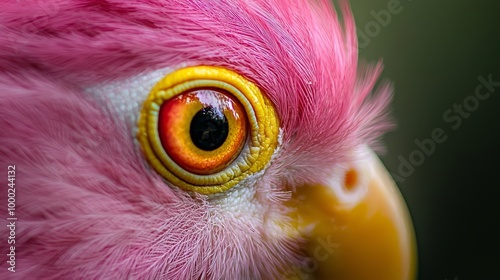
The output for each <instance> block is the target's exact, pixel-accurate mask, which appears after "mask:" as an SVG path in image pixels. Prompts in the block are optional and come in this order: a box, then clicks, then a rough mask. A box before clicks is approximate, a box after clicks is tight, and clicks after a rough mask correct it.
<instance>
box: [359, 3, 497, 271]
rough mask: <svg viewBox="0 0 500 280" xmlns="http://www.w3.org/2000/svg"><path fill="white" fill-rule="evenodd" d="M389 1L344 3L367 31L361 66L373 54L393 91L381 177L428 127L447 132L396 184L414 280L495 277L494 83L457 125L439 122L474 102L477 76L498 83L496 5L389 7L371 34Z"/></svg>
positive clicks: (428, 134) (407, 153)
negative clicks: (414, 255)
mask: <svg viewBox="0 0 500 280" xmlns="http://www.w3.org/2000/svg"><path fill="white" fill-rule="evenodd" d="M393 1H394V0H391V1H390V0H371V1H366V0H351V7H352V9H353V13H354V16H355V19H356V23H357V26H358V28H359V30H361V32H363V33H364V34H367V32H366V27H367V26H368V28H371V29H369V31H368V34H370V35H371V38H370V41H369V43H366V41H367V40H366V38H362V37H361V36H360V34H361V33H360V32H359V30H358V38H359V40H360V43H363V46H362V48H360V59H361V61H363V60H364V61H369V62H376V61H377V60H379V59H381V58H382V59H383V62H384V65H385V68H384V72H383V78H384V79H388V80H391V81H392V82H393V83H394V85H395V97H394V101H393V104H392V107H391V108H392V115H393V117H394V118H395V120H396V122H397V129H396V130H395V131H392V132H390V133H388V134H387V135H386V136H385V138H384V144H385V145H386V147H387V150H388V152H387V153H386V154H385V155H382V160H383V161H384V163H385V164H386V166H387V167H388V169H389V171H390V172H391V173H393V174H396V175H399V174H400V172H399V171H398V168H399V167H400V165H401V162H402V160H401V157H402V158H404V159H406V160H409V157H410V155H411V154H412V153H413V156H415V157H417V156H416V155H415V152H414V151H415V150H418V149H419V148H418V146H417V145H416V144H415V140H417V139H418V140H420V141H423V140H424V139H426V138H430V137H431V136H432V131H433V130H434V129H436V128H440V129H442V130H443V131H444V133H445V135H446V140H445V141H444V142H443V143H436V147H435V150H434V151H433V152H432V153H429V155H428V156H425V158H424V159H423V163H421V164H420V165H418V166H415V170H414V171H413V173H411V174H410V175H408V176H406V177H403V179H404V181H402V180H399V183H398V185H399V187H400V189H401V192H402V193H403V196H404V197H405V199H406V201H407V204H408V207H409V209H410V213H411V216H412V218H413V222H414V226H415V231H416V236H417V242H418V250H419V277H418V279H425V280H427V279H429V280H432V279H437V280H444V279H450V280H451V279H457V280H458V279H460V280H464V279H500V270H499V267H500V230H499V229H498V228H499V227H500V196H499V195H500V191H499V187H500V183H499V180H498V175H499V174H500V164H499V158H500V148H499V146H500V137H499V135H500V133H499V132H500V117H499V114H500V96H499V95H500V86H498V87H497V88H496V91H495V92H493V93H492V94H491V96H490V97H489V98H488V99H486V100H484V101H479V105H478V106H477V108H476V109H475V110H472V111H471V112H469V114H470V115H469V116H468V118H464V117H460V118H461V120H462V123H461V125H460V126H458V125H456V123H455V121H453V122H450V121H446V120H445V119H444V117H443V114H444V113H445V112H447V110H449V109H451V110H453V109H454V108H453V106H454V104H463V103H464V101H467V102H471V103H470V105H474V104H473V103H472V102H473V100H472V98H473V97H471V96H474V94H475V90H476V87H477V86H478V85H480V82H479V81H478V77H479V76H483V77H484V78H486V79H487V77H488V76H489V75H490V74H491V75H492V80H493V81H496V82H500V54H499V52H500V23H499V20H498V18H500V2H498V1H451V0H447V1H436V0H434V1H432V0H413V1H410V0H401V1H396V2H399V3H400V6H399V7H401V8H399V11H400V12H399V13H397V14H392V16H391V19H390V21H388V20H387V19H386V22H388V23H387V24H385V23H384V25H386V26H385V27H384V26H382V25H381V24H380V23H379V24H378V25H379V27H380V28H379V30H377V29H376V27H375V25H376V24H374V23H373V22H372V21H375V22H377V21H376V19H375V17H374V16H373V12H375V13H378V12H379V11H381V10H388V4H389V3H390V2H393ZM372 11H373V12H372ZM370 22H372V23H370ZM487 92H488V91H487V90H486V89H484V88H483V89H482V91H481V93H483V94H486V93H487ZM470 105H469V108H471V107H470ZM450 116H459V115H458V114H457V113H454V112H453V113H451V115H450ZM453 125H456V126H457V129H455V130H454V129H453V128H452V126H453ZM415 159H417V158H415ZM415 159H414V162H415ZM406 175H407V174H406ZM373 279H377V278H376V276H375V275H374V278H373Z"/></svg>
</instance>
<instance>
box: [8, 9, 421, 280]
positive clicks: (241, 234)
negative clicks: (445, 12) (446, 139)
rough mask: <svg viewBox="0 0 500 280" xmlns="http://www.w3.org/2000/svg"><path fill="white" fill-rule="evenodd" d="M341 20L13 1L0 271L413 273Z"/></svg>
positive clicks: (367, 79) (380, 117)
mask: <svg viewBox="0 0 500 280" xmlns="http://www.w3.org/2000/svg"><path fill="white" fill-rule="evenodd" d="M340 9H341V10H342V13H341V16H340V14H338V13H337V12H336V9H335V8H334V7H333V5H332V4H331V3H329V1H306V0H297V1H281V0H273V1H264V0H251V1H243V0H241V1H240V0H238V1H210V2H209V1H196V0H187V1H186V0H183V1H176V0H156V1H155V0H131V1H122V0H100V1H97V0H58V1H44V2H42V1H28V2H23V3H19V2H18V1H13V0H12V1H2V11H0V31H1V33H2V34H3V35H2V37H1V38H0V46H1V47H0V125H1V127H2V129H1V132H0V144H1V145H0V162H1V163H2V164H1V165H0V166H1V168H2V169H4V171H2V172H3V173H5V172H7V171H6V170H7V168H8V166H9V168H12V167H14V170H15V172H14V173H15V184H13V183H11V184H9V185H6V184H4V183H3V184H2V186H1V189H2V196H4V195H7V194H8V193H9V195H10V193H11V192H13V193H15V195H13V198H12V199H13V201H12V203H14V204H12V205H11V204H9V205H10V206H9V209H8V212H6V211H7V207H2V211H3V212H2V216H3V217H11V218H15V219H16V220H13V221H14V224H15V229H12V228H9V227H7V228H6V227H2V229H1V230H0V233H2V236H3V237H2V240H7V239H8V238H10V239H8V240H9V242H11V241H13V243H12V244H11V243H9V244H11V245H9V247H10V248H9V252H10V255H7V257H6V254H2V257H1V260H2V264H3V266H5V265H7V268H9V269H7V268H5V269H2V271H0V276H2V277H0V278H5V277H10V278H9V279H14V278H19V279H125V278H127V279H129V278H130V279H342V280H344V279H358V280H359V279H413V277H414V276H415V275H414V272H415V271H414V270H415V248H414V236H413V229H412V226H411V222H410V219H409V215H408V213H407V210H406V207H405V205H404V202H403V200H402V198H401V196H400V194H399V192H398V191H397V187H396V186H395V185H394V183H393V181H392V180H391V179H390V177H389V175H388V173H387V172H386V171H385V169H384V168H383V166H382V164H381V163H380V162H379V161H378V158H377V156H376V155H375V154H374V153H373V152H372V150H371V148H370V147H372V148H373V147H377V140H378V139H379V137H380V136H381V135H382V134H383V133H384V132H385V131H386V130H387V129H389V128H390V127H391V125H390V122H389V121H388V118H387V106H388V104H389V101H390V97H391V92H392V89H391V86H390V84H388V83H381V84H380V85H379V86H378V87H376V86H375V84H376V82H377V79H378V76H379V74H380V71H381V65H380V64H377V65H375V66H358V59H357V41H356V32H355V30H356V28H355V24H354V20H353V16H352V14H351V12H350V10H349V6H348V4H347V3H346V1H341V8H340ZM9 170H10V169H9ZM9 174H11V173H9ZM7 189H9V190H7ZM12 189H13V190H14V191H12ZM10 198H11V196H9V199H10ZM12 199H11V200H12ZM2 201H7V197H6V199H5V200H2ZM9 202H11V201H10V200H9ZM11 206H13V207H11ZM14 206H15V207H14ZM12 232H14V237H9V236H12ZM4 237H5V238H4ZM12 252H14V255H15V256H14V257H13V255H12ZM12 267H14V268H13V269H11V268H12ZM13 270H15V272H14V273H13ZM4 276H5V277H4ZM13 277H14V278H13Z"/></svg>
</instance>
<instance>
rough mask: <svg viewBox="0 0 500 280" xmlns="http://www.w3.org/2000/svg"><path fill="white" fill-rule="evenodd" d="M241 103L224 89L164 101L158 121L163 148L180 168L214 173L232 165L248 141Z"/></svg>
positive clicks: (201, 91)
mask: <svg viewBox="0 0 500 280" xmlns="http://www.w3.org/2000/svg"><path fill="white" fill-rule="evenodd" d="M246 125H247V122H246V115H245V110H244V109H243V106H242V105H241V104H240V102H239V101H238V100H237V99H235V98H234V97H233V96H231V95H230V94H229V93H226V92H225V91H224V90H221V89H213V88H207V89H196V90H192V91H189V92H185V93H183V94H180V95H177V96H176V97H174V98H172V99H170V100H168V101H166V102H164V103H163V104H162V105H161V108H160V111H159V118H158V130H159V136H160V141H161V143H162V146H163V149H165V151H166V152H167V154H168V155H169V156H170V157H171V158H172V160H173V161H174V162H176V163H177V164H178V165H179V166H180V167H182V168H184V169H185V170H187V171H189V172H192V173H195V174H201V175H206V174H213V173H216V172H218V171H221V170H222V169H224V168H225V167H226V166H228V165H229V164H230V163H231V162H232V161H233V160H234V159H235V158H236V157H237V156H238V155H239V153H240V151H241V149H242V147H243V144H244V142H245V140H246V131H247V128H246Z"/></svg>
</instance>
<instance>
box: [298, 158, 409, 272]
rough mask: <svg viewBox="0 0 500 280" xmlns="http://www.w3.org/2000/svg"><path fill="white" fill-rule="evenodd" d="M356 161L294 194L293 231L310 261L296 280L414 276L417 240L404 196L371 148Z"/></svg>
mask: <svg viewBox="0 0 500 280" xmlns="http://www.w3.org/2000/svg"><path fill="white" fill-rule="evenodd" d="M360 158H363V159H364V160H362V161H360V162H358V163H356V164H355V165H353V166H349V167H346V168H345V170H343V172H342V173H341V174H332V178H331V182H330V183H329V184H328V185H310V186H304V187H302V188H300V189H299V190H298V191H297V192H296V193H295V194H294V199H293V201H294V202H295V203H297V204H296V209H297V213H295V214H296V216H295V217H296V218H297V227H298V230H299V233H300V235H302V237H303V238H305V239H306V248H305V250H306V252H307V254H308V255H309V256H310V258H311V263H310V265H309V266H308V267H307V268H305V269H301V270H296V271H295V272H294V273H293V274H294V276H295V277H298V278H299V279H304V278H307V277H311V278H312V279H335V280H349V279H353V280H365V279H366V280H368V279H369V280H373V279H384V280H410V279H414V278H415V276H416V275H415V269H416V242H415V236H414V231H413V227H412V224H411V219H410V216H409V213H408V210H407V208H406V205H405V203H404V201H403V199H402V196H401V194H400V193H399V190H398V188H397V186H396V185H395V183H394V181H393V180H392V179H391V178H390V176H389V174H388V172H387V171H386V170H385V168H384V167H383V165H382V163H381V162H380V160H379V159H378V157H377V156H376V155H375V154H374V153H373V152H372V151H371V150H369V149H368V148H367V149H366V151H363V153H362V156H361V157H360ZM311 278H307V279H311Z"/></svg>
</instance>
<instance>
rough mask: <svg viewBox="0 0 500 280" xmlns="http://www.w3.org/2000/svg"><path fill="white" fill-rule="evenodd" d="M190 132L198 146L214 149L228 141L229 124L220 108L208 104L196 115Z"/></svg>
mask: <svg viewBox="0 0 500 280" xmlns="http://www.w3.org/2000/svg"><path fill="white" fill-rule="evenodd" d="M189 132H190V134H191V139H192V140H193V143H194V144H195V145H196V147H198V148H200V149H202V150H204V151H213V150H215V149H217V148H219V147H220V146H222V144H224V141H226V138H227V135H228V133H229V125H228V123H227V119H226V116H224V113H223V112H222V111H221V110H220V109H218V108H214V107H212V106H208V107H205V108H203V109H201V110H200V111H198V113H196V115H194V117H193V119H192V120H191V128H190V131H189Z"/></svg>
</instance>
